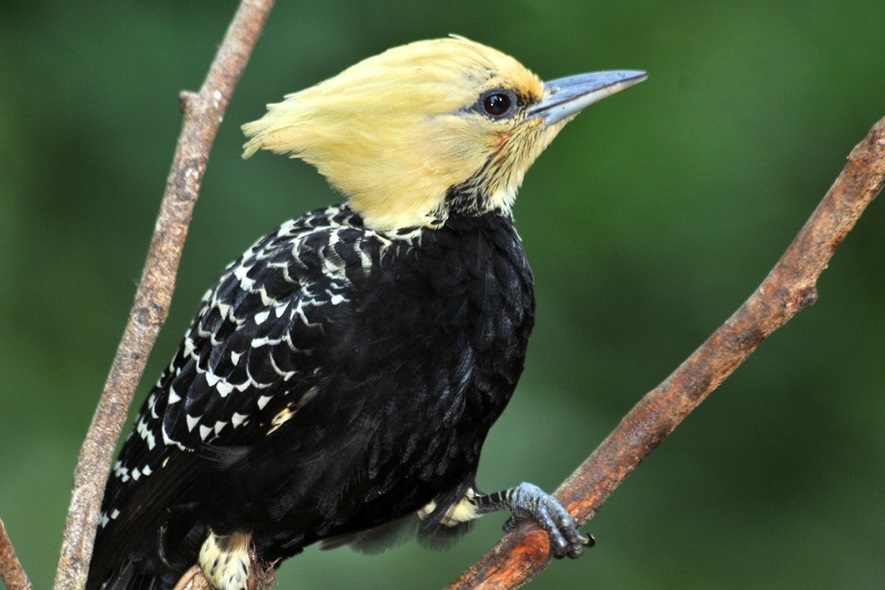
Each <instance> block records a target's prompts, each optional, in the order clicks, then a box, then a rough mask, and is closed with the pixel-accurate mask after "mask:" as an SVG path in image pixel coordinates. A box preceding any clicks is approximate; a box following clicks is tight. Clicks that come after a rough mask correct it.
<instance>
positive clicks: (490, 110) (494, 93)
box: [477, 90, 516, 119]
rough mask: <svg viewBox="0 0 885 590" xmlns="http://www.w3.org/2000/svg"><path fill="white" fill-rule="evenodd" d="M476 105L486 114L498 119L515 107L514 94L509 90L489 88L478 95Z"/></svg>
mask: <svg viewBox="0 0 885 590" xmlns="http://www.w3.org/2000/svg"><path fill="white" fill-rule="evenodd" d="M477 106H478V107H479V108H480V109H481V110H482V112H483V113H485V114H486V115H488V116H490V117H492V118H494V119H500V118H501V117H506V116H507V115H510V114H511V113H512V112H513V110H514V108H515V107H516V95H515V94H514V93H513V91H511V90H490V91H488V92H484V93H483V94H482V96H480V97H479V102H478V104H477Z"/></svg>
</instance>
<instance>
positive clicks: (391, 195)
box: [243, 37, 646, 230]
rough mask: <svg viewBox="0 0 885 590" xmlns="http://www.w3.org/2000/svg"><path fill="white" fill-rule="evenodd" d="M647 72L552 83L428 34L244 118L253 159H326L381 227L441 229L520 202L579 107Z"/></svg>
mask: <svg viewBox="0 0 885 590" xmlns="http://www.w3.org/2000/svg"><path fill="white" fill-rule="evenodd" d="M645 77H646V76H645V73H644V72H636V71H618V72H598V73H594V74H583V75H579V76H571V77H569V78H561V79H559V80H553V81H550V82H542V81H541V80H540V79H539V78H538V77H537V76H535V75H534V74H533V73H532V72H530V71H529V70H528V69H526V68H525V67H524V66H523V65H522V64H520V63H519V62H518V61H516V60H515V59H513V58H512V57H510V56H508V55H505V54H503V53H501V52H499V51H497V50H495V49H492V48H490V47H486V46H484V45H481V44H479V43H475V42H473V41H469V40H467V39H463V38H460V37H452V38H445V39H434V40H428V41H418V42H415V43H410V44H408V45H403V46H400V47H395V48H393V49H389V50H387V51H385V52H384V53H381V54H379V55H376V56H374V57H370V58H368V59H366V60H363V61H361V62H359V63H357V64H356V65H354V66H351V67H350V68H348V69H346V70H344V71H343V72H341V73H340V74H338V75H337V76H335V77H334V78H330V79H328V80H326V81H324V82H321V83H319V84H317V85H316V86H313V87H311V88H308V89H306V90H302V91H301V92H296V93H294V94H290V95H288V96H286V97H285V99H284V100H283V102H281V103H277V104H271V105H268V111H267V113H266V114H265V115H264V116H263V117H262V118H261V119H259V120H257V121H254V122H252V123H247V124H246V125H243V131H244V132H245V134H246V135H247V137H248V138H249V140H248V141H247V142H246V144H245V146H244V150H245V151H244V157H248V156H251V155H252V154H253V153H255V152H256V151H257V150H258V149H262V148H263V149H268V150H271V151H273V152H276V153H283V154H290V155H291V157H293V158H301V159H303V160H304V161H306V162H308V163H310V164H312V165H314V166H316V168H317V169H318V170H319V172H320V173H321V174H323V175H324V176H325V177H326V178H327V179H328V180H329V182H330V183H331V184H332V185H333V186H334V187H335V188H337V189H338V190H340V191H341V192H342V193H344V194H345V195H346V196H347V197H348V199H349V201H350V204H351V206H352V207H353V209H354V210H356V211H357V212H359V213H360V214H361V215H362V216H363V218H364V219H365V222H366V225H368V226H369V227H372V228H374V229H378V230H395V229H402V228H410V227H422V226H425V227H437V226H439V225H441V224H443V223H444V222H445V220H446V219H447V217H448V215H449V214H450V213H451V212H453V211H458V212H461V213H466V214H482V213H485V212H487V211H490V210H500V211H502V212H505V213H506V212H509V210H510V207H511V205H512V204H513V200H514V198H515V197H516V191H517V189H518V188H519V185H520V184H521V183H522V179H523V176H524V175H525V172H526V170H528V168H529V166H531V164H532V163H533V162H534V161H535V158H537V157H538V155H539V154H540V153H541V151H543V149H544V148H545V147H547V145H548V144H549V143H550V142H551V141H552V140H553V138H554V137H555V136H556V134H557V133H559V131H560V129H562V127H563V126H564V125H565V124H566V123H567V122H568V121H570V120H571V119H572V118H573V117H574V115H576V114H577V113H578V112H579V111H580V110H581V109H582V108H584V107H585V106H587V105H589V104H591V103H593V102H596V101H598V100H600V99H602V98H604V97H606V96H609V95H611V94H614V93H615V92H617V91H619V90H621V89H623V88H626V87H628V86H631V85H633V84H636V83H638V82H640V81H642V80H644V79H645Z"/></svg>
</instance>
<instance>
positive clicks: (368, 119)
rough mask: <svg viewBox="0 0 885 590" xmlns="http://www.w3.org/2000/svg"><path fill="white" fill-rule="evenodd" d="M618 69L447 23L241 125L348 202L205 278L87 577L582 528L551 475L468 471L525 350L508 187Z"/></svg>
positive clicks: (258, 144)
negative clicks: (544, 486)
mask: <svg viewBox="0 0 885 590" xmlns="http://www.w3.org/2000/svg"><path fill="white" fill-rule="evenodd" d="M645 77H646V75H645V73H644V72H638V71H609V72H597V73H592V74H582V75H577V76H571V77H567V78H560V79H557V80H552V81H548V82H542V81H541V80H540V79H538V78H537V77H536V76H535V75H534V74H532V73H531V72H530V71H529V70H527V69H526V68H525V67H524V66H522V65H521V64H520V63H519V62H517V61H516V60H515V59H513V58H511V57H509V56H507V55H504V54H503V53H500V52H499V51H496V50H494V49H491V48H489V47H486V46H484V45H481V44H479V43H475V42H472V41H469V40H467V39H463V38H460V37H453V38H445V39H435V40H428V41H419V42H415V43H411V44H408V45H404V46H401V47H396V48H393V49H390V50H388V51H385V52H384V53H381V54H379V55H377V56H374V57H371V58H368V59H366V60H364V61H362V62H359V63H357V64H356V65H354V66H352V67H350V68H348V69H346V70H344V71H343V72H341V73H340V74H339V75H337V76H335V77H333V78H331V79H328V80H326V81H324V82H321V83H319V84H317V85H316V86H313V87H312V88H308V89H307V90H303V91H301V92H298V93H295V94H291V95H288V96H286V97H285V99H284V100H283V101H282V102H280V103H278V104H271V105H269V106H268V111H267V113H266V114H265V115H264V116H263V117H262V118H261V119H259V120H257V121H255V122H252V123H248V124H246V125H244V126H243V130H244V132H245V134H246V136H247V137H248V141H247V142H246V144H245V152H244V157H248V156H251V155H252V154H253V153H254V152H255V151H257V150H259V149H266V150H270V151H272V152H276V153H280V154H288V155H290V156H291V157H294V158H300V159H302V160H304V161H305V162H308V163H309V164H312V165H313V166H315V167H316V168H317V170H319V172H320V173H321V174H322V175H324V176H325V177H326V178H327V179H328V181H329V183H330V184H331V185H332V186H333V187H334V188H336V189H337V190H339V191H340V192H341V193H343V194H344V195H345V197H346V199H347V200H346V203H345V204H342V205H338V206H334V207H329V208H326V209H323V210H318V211H314V212H312V213H308V214H307V215H305V216H303V217H300V218H298V219H295V220H291V221H287V222H285V223H284V224H282V225H281V226H280V227H278V228H277V229H275V230H273V231H272V232H271V233H269V234H268V235H266V236H264V237H263V238H261V239H260V240H258V242H256V243H255V244H254V245H253V246H252V247H251V248H249V249H248V250H247V251H246V252H245V253H244V254H243V255H242V256H241V257H240V258H239V259H238V260H236V261H235V262H233V263H232V264H230V265H229V266H228V267H227V268H226V269H225V270H224V272H223V273H222V274H221V277H220V279H219V280H218V283H217V284H216V285H215V286H214V287H212V288H211V289H209V291H207V292H206V294H205V295H204V297H203V299H202V302H201V304H200V306H199V308H198V310H197V313H196V316H195V318H194V320H193V322H192V324H191V326H190V328H189V329H188V331H187V333H186V335H185V337H184V341H183V342H182V344H181V347H180V348H179V349H178V351H177V353H176V354H175V357H174V358H173V359H172V362H171V363H170V365H169V366H168V368H167V369H166V370H165V371H164V372H163V374H162V375H161V377H160V379H159V381H158V382H157V384H156V385H155V386H154V388H153V389H152V390H151V392H150V393H149V395H148V397H147V400H146V401H145V403H144V405H143V407H142V408H141V411H140V413H139V414H138V416H137V418H136V420H135V425H134V427H133V430H132V432H131V433H130V434H129V437H128V438H127V439H126V442H125V444H124V446H123V448H122V450H121V452H120V455H119V458H118V460H117V461H116V463H115V464H114V466H113V469H112V473H111V475H110V479H109V481H108V484H107V489H106V491H105V496H104V502H103V505H102V514H101V522H100V523H99V528H98V536H97V539H96V546H95V554H94V557H93V561H92V564H91V568H90V573H89V581H88V584H87V589H88V590H96V589H98V588H108V589H113V590H120V589H123V588H126V589H135V588H138V589H146V588H162V589H169V588H172V587H173V586H174V585H175V583H176V581H177V580H178V579H179V577H181V575H182V574H183V573H184V572H185V571H186V570H188V569H189V568H191V567H193V566H195V565H199V567H200V568H201V569H202V572H203V574H204V575H205V577H206V579H207V580H208V581H209V582H210V583H211V584H212V585H213V586H214V587H215V588H217V589H218V590H244V589H246V588H248V587H250V578H251V577H253V576H255V575H257V572H256V570H255V567H256V566H255V564H259V565H261V566H262V567H265V568H276V567H277V566H278V565H279V564H280V562H281V561H282V560H284V559H287V558H289V557H291V556H293V555H295V554H297V553H299V552H301V551H302V550H303V549H304V548H305V547H306V546H308V545H310V544H312V543H316V542H318V541H319V542H322V543H323V545H324V546H326V547H332V546H337V545H340V544H344V543H353V544H354V545H356V546H358V547H359V546H365V545H368V544H371V543H372V542H373V541H376V540H377V539H376V538H381V537H383V536H384V535H385V534H387V533H389V531H390V529H391V528H393V526H394V524H397V523H401V522H405V521H412V522H416V523H419V524H418V527H419V528H418V531H419V536H420V537H422V538H432V537H434V536H438V535H440V534H443V533H445V532H446V531H456V530H459V529H463V528H464V527H465V526H466V525H467V524H468V523H470V521H472V520H474V519H475V518H477V517H478V516H480V515H482V514H485V513H488V512H492V511H497V510H509V511H511V517H510V519H509V520H508V522H507V525H505V528H512V527H514V526H515V525H516V524H518V523H520V522H522V521H525V520H531V521H534V522H535V523H537V524H538V525H539V526H540V527H541V528H543V529H544V530H545V531H547V533H548V534H549V536H550V541H551V546H552V550H553V552H554V554H555V555H556V556H558V557H562V556H569V557H577V556H579V555H580V554H581V552H582V550H583V548H584V546H585V545H586V544H587V543H588V542H589V539H588V537H585V536H583V535H582V534H581V533H580V532H579V531H578V528H577V525H576V523H575V521H574V520H573V519H572V517H571V516H570V515H569V514H568V513H567V512H566V511H565V510H564V509H563V508H562V507H561V506H560V505H559V503H558V502H557V501H556V500H555V499H554V498H553V497H552V496H550V495H548V494H546V493H544V492H543V491H541V490H540V489H539V488H537V487H536V486H533V485H531V484H527V483H523V484H520V485H517V486H515V487H513V488H510V489H507V490H504V491H501V492H496V493H492V494H485V493H482V492H481V491H479V489H478V488H477V487H476V483H475V478H476V472H477V467H478V465H479V458H480V451H481V449H482V445H483V442H484V440H485V438H486V435H487V433H488V431H489V428H490V427H491V426H492V424H493V423H494V422H495V420H496V419H497V418H498V416H499V415H500V414H501V412H502V411H503V410H504V407H505V406H506V405H507V402H508V400H509V399H510V396H511V394H512V393H513V390H514V388H515V387H516V383H517V380H518V378H519V376H520V373H521V372H522V368H523V359H524V356H525V350H526V344H527V342H528V338H529V333H530V332H531V329H532V324H533V321H534V295H533V286H532V284H533V279H532V273H531V270H530V269H529V265H528V263H527V261H526V258H525V254H524V252H523V249H522V246H521V243H520V239H519V236H518V235H517V233H516V230H515V229H514V226H513V218H512V214H511V207H512V205H513V201H514V198H515V197H516V191H517V189H518V188H519V185H520V184H521V182H522V179H523V176H524V175H525V172H526V170H528V168H529V166H531V164H532V163H533V162H534V161H535V158H537V156H538V155H539V154H540V153H541V151H542V150H544V148H545V147H547V145H548V144H549V143H550V142H551V140H552V139H553V138H554V137H555V136H556V134H557V133H559V131H560V130H561V129H562V128H563V126H564V125H565V124H566V123H567V122H568V121H570V120H571V119H572V118H573V117H574V116H575V115H576V114H577V113H578V112H579V111H580V110H581V109H583V108H584V107H586V106H588V105H590V104H592V103H594V102H596V101H598V100H600V99H602V98H605V97H606V96H609V95H611V94H614V93H615V92H618V91H619V90H622V89H624V88H626V87H628V86H631V85H633V84H636V83H638V82H640V81H642V80H644V79H645Z"/></svg>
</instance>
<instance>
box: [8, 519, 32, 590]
mask: <svg viewBox="0 0 885 590" xmlns="http://www.w3.org/2000/svg"><path fill="white" fill-rule="evenodd" d="M0 580H3V583H4V584H5V585H6V587H7V588H8V589H9V590H31V589H32V588H33V586H32V585H31V581H30V580H29V579H28V575H27V574H26V573H25V570H24V568H23V567H22V564H21V562H19V560H18V557H17V556H16V554H15V549H13V548H12V541H10V540H9V535H7V534H6V526H5V525H4V524H3V521H2V520H0Z"/></svg>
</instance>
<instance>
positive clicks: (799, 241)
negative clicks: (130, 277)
mask: <svg viewBox="0 0 885 590" xmlns="http://www.w3.org/2000/svg"><path fill="white" fill-rule="evenodd" d="M883 184H885V118H883V119H882V120H880V121H879V122H878V123H876V124H875V125H873V127H872V129H870V131H869V133H868V134H867V136H866V138H864V140H863V141H862V142H861V143H860V144H858V145H857V146H856V147H855V148H854V150H852V152H851V154H850V155H849V156H848V162H847V163H846V164H845V167H844V168H843V169H842V172H841V174H839V177H838V178H837V179H836V181H835V183H833V186H832V187H830V190H829V191H828V192H827V194H826V196H824V198H823V200H822V201H821V203H820V204H819V205H818V207H817V209H815V211H814V213H812V215H811V217H810V218H809V219H808V221H807V222H806V223H805V226H804V227H803V228H802V230H801V231H800V232H799V234H798V235H797V236H796V238H795V239H794V240H793V243H792V244H790V246H789V247H788V248H787V250H786V252H784V254H783V256H782V257H781V259H780V260H779V261H778V262H777V264H776V265H775V266H774V268H773V269H772V270H771V272H770V273H769V274H768V276H767V277H766V278H765V280H764V281H763V282H762V284H761V285H759V287H758V288H757V289H756V291H755V292H754V293H753V294H752V295H751V296H750V298H749V299H747V301H745V302H744V304H743V305H741V307H740V308H739V309H738V310H737V311H736V312H734V314H733V315H732V316H731V317H730V318H728V320H726V322H725V323H724V324H722V325H721V326H720V327H719V328H718V329H717V330H716V331H715V332H714V333H713V335H712V336H710V337H709V338H708V339H707V341H706V342H704V343H703V344H702V345H701V346H700V348H698V349H697V350H696V351H695V352H694V353H692V355H691V356H690V357H688V359H686V360H685V362H683V363H682V364H681V365H680V366H679V367H678V368H677V369H676V370H675V371H674V372H673V373H672V374H671V375H670V376H669V377H667V379H666V380H664V382H663V383H661V384H660V385H658V386H657V387H656V388H655V389H653V390H652V391H650V392H649V393H648V394H646V395H645V397H643V398H642V399H641V400H640V401H639V403H637V404H636V406H634V407H633V409H632V410H630V412H629V413H628V414H627V415H626V416H625V417H624V418H623V420H621V423H620V424H619V425H618V426H617V428H615V430H614V431H612V433H611V434H609V436H608V437H607V438H606V439H605V440H604V441H603V442H602V444H601V445H599V447H598V448H597V449H596V451H594V452H593V454H592V455H590V457H589V458H587V460H586V461H584V463H583V464H581V466H580V467H578V469H577V470H575V472H574V473H572V475H571V476H570V477H569V478H568V479H567V480H566V481H565V482H564V483H563V484H562V485H561V486H560V487H559V489H558V490H557V492H556V496H557V497H558V498H559V500H560V501H561V502H562V504H563V505H564V506H565V507H566V508H568V510H569V512H571V514H572V515H573V516H574V517H575V519H576V520H578V522H579V523H582V524H583V523H584V522H586V521H587V520H589V519H590V518H592V517H593V516H594V515H595V514H596V512H597V511H598V510H599V508H600V506H602V504H603V503H604V502H605V500H606V499H607V498H608V497H609V495H611V493H612V492H613V491H614V490H615V489H616V488H617V487H618V486H619V485H620V484H621V482H623V481H624V479H625V478H626V477H627V476H628V475H629V474H630V473H631V472H632V471H633V469H635V468H636V466H637V465H638V464H639V462H640V461H642V459H643V458H645V457H646V456H647V455H648V454H649V453H651V452H652V451H653V450H654V449H655V447H657V446H658V444H660V443H661V441H663V440H664V438H666V437H667V435H669V434H670V433H671V432H672V431H673V430H674V429H675V428H676V427H677V426H678V425H679V423H680V422H682V420H683V419H684V418H685V417H686V416H687V415H688V414H689V413H691V412H692V411H693V410H694V409H695V408H696V407H697V406H698V405H699V404H700V403H701V402H702V401H704V400H705V399H706V398H707V396H709V395H710V394H711V393H712V392H713V390H715V389H716V388H717V387H718V386H719V384H720V383H722V381H723V380H725V379H726V378H727V377H728V376H729V375H730V374H731V373H732V371H734V370H735V369H736V368H737V367H738V366H739V365H740V364H741V363H742V362H744V360H746V358H747V357H748V356H750V354H752V353H753V351H755V350H756V348H757V347H758V346H759V345H760V344H761V343H762V341H763V340H765V338H767V337H768V336H769V335H770V334H771V333H772V332H774V331H775V330H777V329H778V328H780V327H781V326H783V325H784V324H786V323H787V322H788V321H789V320H790V319H791V318H792V317H793V316H794V315H795V314H796V313H797V312H799V311H800V310H802V309H804V308H805V307H807V306H808V305H810V304H812V303H814V301H815V300H816V299H817V290H816V287H815V285H816V282H817V279H818V277H819V276H820V275H821V273H822V272H823V271H824V269H825V268H826V267H827V264H828V263H829V261H830V259H831V258H832V256H833V254H834V252H835V250H836V248H837V247H838V246H839V244H840V243H841V242H842V240H843V239H844V238H845V236H846V235H847V234H848V232H849V231H851V229H852V228H853V227H854V224H855V223H856V222H857V220H858V219H859V218H860V216H861V214H862V213H863V211H864V209H865V208H866V207H867V205H869V204H870V203H871V202H872V200H873V199H874V198H875V197H876V195H878V194H879V192H880V191H881V190H882V186H883ZM549 562H550V551H549V543H548V540H547V536H546V535H545V534H544V533H543V532H541V531H540V530H539V529H537V528H535V527H530V526H526V527H522V528H521V529H520V530H517V531H514V532H513V533H510V534H508V535H506V536H505V537H504V538H503V539H502V540H501V542H500V543H498V545H496V546H495V547H494V548H493V549H492V550H491V551H490V552H489V553H487V554H486V555H485V556H484V557H482V558H481V559H480V561H479V562H477V563H476V564H475V565H474V566H473V567H471V568H470V569H469V570H467V571H466V572H464V573H463V574H462V575H461V576H460V577H459V578H458V579H457V580H455V581H454V582H452V583H451V584H450V585H449V587H448V590H467V589H472V588H482V589H485V590H491V589H497V588H516V587H518V586H521V585H523V584H525V583H526V582H528V581H529V580H531V579H532V578H533V577H535V576H536V575H538V574H539V573H540V572H541V571H542V570H543V569H544V568H545V567H546V566H547V565H548V564H549Z"/></svg>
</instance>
